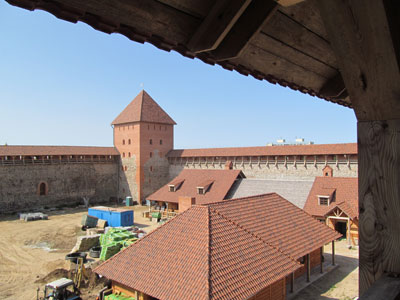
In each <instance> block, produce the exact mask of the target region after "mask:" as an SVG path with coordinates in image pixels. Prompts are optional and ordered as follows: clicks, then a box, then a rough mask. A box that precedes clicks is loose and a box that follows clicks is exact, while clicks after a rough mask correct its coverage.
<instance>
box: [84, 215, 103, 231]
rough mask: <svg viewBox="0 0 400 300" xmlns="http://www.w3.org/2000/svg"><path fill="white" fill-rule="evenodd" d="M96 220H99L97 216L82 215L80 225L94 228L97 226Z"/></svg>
mask: <svg viewBox="0 0 400 300" xmlns="http://www.w3.org/2000/svg"><path fill="white" fill-rule="evenodd" d="M98 220H99V218H97V217H93V216H89V215H83V216H82V222H81V224H82V226H86V227H88V228H94V227H96V226H97V222H98Z"/></svg>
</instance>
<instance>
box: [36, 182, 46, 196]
mask: <svg viewBox="0 0 400 300" xmlns="http://www.w3.org/2000/svg"><path fill="white" fill-rule="evenodd" d="M47 192H48V188H47V183H46V182H41V183H39V187H38V194H39V196H46V195H47Z"/></svg>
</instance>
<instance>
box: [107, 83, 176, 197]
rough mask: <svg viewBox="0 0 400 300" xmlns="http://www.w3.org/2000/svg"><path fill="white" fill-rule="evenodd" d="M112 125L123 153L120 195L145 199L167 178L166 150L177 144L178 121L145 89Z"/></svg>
mask: <svg viewBox="0 0 400 300" xmlns="http://www.w3.org/2000/svg"><path fill="white" fill-rule="evenodd" d="M112 125H113V127H114V147H115V148H117V150H118V151H119V153H120V156H121V164H120V169H119V170H120V171H119V197H120V198H124V197H126V196H132V198H133V199H134V200H136V201H138V202H142V201H143V200H144V199H145V197H146V196H147V195H149V194H151V193H152V192H154V191H155V190H157V189H158V188H160V187H161V186H163V185H164V184H166V183H167V182H168V179H169V178H168V173H169V171H168V169H169V164H168V159H167V158H166V154H167V153H168V151H170V150H172V149H173V147H174V125H176V123H175V121H174V120H173V119H172V118H171V117H170V116H169V115H168V114H167V113H166V112H165V111H164V110H163V109H162V108H161V107H160V106H159V105H158V104H157V103H156V102H155V101H154V100H153V99H152V98H151V97H150V95H149V94H147V93H146V91H144V90H142V91H141V92H140V93H139V95H137V96H136V98H135V99H133V101H132V102H131V103H129V105H128V106H127V107H126V108H125V109H124V110H123V111H122V112H121V113H120V114H119V116H118V117H117V118H116V119H115V120H114V121H113V122H112Z"/></svg>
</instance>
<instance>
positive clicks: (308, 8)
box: [279, 0, 328, 41]
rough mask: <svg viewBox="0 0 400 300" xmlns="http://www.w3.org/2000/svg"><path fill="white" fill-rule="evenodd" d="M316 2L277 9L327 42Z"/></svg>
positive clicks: (310, 0)
mask: <svg viewBox="0 0 400 300" xmlns="http://www.w3.org/2000/svg"><path fill="white" fill-rule="evenodd" d="M316 1H320V0H307V1H304V2H301V3H299V4H296V5H292V6H288V7H279V12H281V13H282V14H285V15H286V16H287V17H288V18H291V19H292V20H293V21H295V22H297V23H298V24H299V25H301V26H303V27H304V28H306V29H307V30H309V31H311V32H312V33H314V34H316V35H318V36H320V37H321V38H323V39H325V40H326V41H327V40H328V35H327V33H326V30H325V26H324V22H323V20H322V18H321V14H320V12H319V10H318V6H317V4H316Z"/></svg>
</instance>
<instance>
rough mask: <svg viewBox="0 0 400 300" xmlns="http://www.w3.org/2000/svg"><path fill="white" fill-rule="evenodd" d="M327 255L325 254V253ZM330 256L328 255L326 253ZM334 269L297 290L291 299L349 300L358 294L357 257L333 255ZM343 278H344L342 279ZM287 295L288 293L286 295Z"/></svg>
mask: <svg viewBox="0 0 400 300" xmlns="http://www.w3.org/2000/svg"><path fill="white" fill-rule="evenodd" d="M325 255H327V254H325ZM327 256H330V255H327ZM335 258H336V263H337V264H338V265H339V267H337V268H336V269H334V270H332V271H331V272H329V273H327V274H326V275H325V276H323V277H321V278H319V279H318V280H316V281H315V282H313V283H311V284H310V285H309V286H307V287H306V288H304V289H303V290H302V291H300V292H298V293H297V294H296V295H295V296H294V297H293V298H291V299H292V300H310V299H312V300H314V299H315V300H333V299H334V300H338V299H340V300H351V299H354V297H356V296H357V294H358V273H352V272H353V271H354V270H356V269H357V268H358V259H357V258H354V257H348V256H343V255H335ZM344 279H345V280H344ZM288 296H289V295H288Z"/></svg>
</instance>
